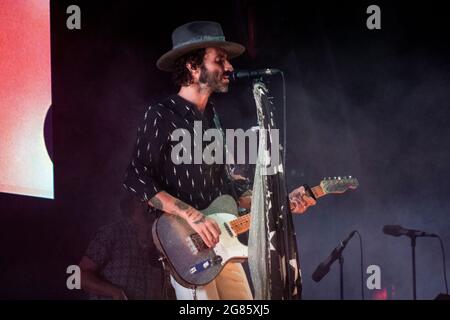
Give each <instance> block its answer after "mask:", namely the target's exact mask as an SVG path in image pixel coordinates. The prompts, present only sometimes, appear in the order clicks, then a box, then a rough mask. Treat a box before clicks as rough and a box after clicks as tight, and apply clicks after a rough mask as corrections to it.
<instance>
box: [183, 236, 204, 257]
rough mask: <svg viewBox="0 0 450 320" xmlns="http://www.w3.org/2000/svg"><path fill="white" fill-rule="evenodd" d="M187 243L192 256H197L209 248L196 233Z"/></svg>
mask: <svg viewBox="0 0 450 320" xmlns="http://www.w3.org/2000/svg"><path fill="white" fill-rule="evenodd" d="M186 243H187V245H188V247H189V249H190V250H191V252H192V254H197V253H199V251H201V250H204V249H207V248H208V247H207V246H206V244H205V243H204V242H203V240H202V238H201V237H200V235H199V234H198V233H194V234H191V235H190V236H188V237H187V238H186Z"/></svg>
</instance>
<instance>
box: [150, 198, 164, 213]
mask: <svg viewBox="0 0 450 320" xmlns="http://www.w3.org/2000/svg"><path fill="white" fill-rule="evenodd" d="M150 204H151V205H152V206H153V208H155V209H158V210H162V209H163V204H162V202H161V200H159V199H158V198H157V197H156V196H155V197H153V198H151V199H150Z"/></svg>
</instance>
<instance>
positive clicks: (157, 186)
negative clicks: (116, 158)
mask: <svg viewBox="0 0 450 320" xmlns="http://www.w3.org/2000/svg"><path fill="white" fill-rule="evenodd" d="M165 116H167V112H166V110H165V108H164V107H163V106H159V105H156V106H150V107H148V109H147V110H146V112H145V114H144V120H143V122H142V124H141V125H140V126H139V127H138V133H137V141H136V145H135V148H134V151H133V156H132V159H131V162H130V164H129V165H128V168H127V170H126V173H125V180H124V187H125V188H126V189H127V190H129V191H131V192H134V193H135V194H136V195H137V196H138V197H139V199H141V201H148V200H150V199H151V198H153V197H154V196H155V195H156V194H157V193H158V192H160V191H163V187H162V179H161V177H159V176H158V175H157V173H158V172H160V165H161V155H162V154H163V149H164V148H166V147H167V146H168V142H169V139H170V132H169V127H168V125H167V123H166V119H165Z"/></svg>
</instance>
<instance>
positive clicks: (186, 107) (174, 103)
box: [168, 94, 214, 119]
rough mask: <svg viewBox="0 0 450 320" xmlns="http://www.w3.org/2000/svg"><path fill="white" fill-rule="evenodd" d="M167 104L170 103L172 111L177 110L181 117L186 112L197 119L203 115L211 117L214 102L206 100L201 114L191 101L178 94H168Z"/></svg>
mask: <svg viewBox="0 0 450 320" xmlns="http://www.w3.org/2000/svg"><path fill="white" fill-rule="evenodd" d="M168 104H169V105H170V108H172V109H173V111H175V112H177V113H178V114H180V115H181V116H183V117H185V116H186V114H187V113H188V112H189V113H191V114H193V115H194V116H195V117H196V118H198V119H202V118H204V117H206V118H208V119H209V118H212V115H213V108H214V107H213V105H214V103H213V102H212V101H211V99H209V100H208V103H207V105H206V107H205V111H204V112H203V114H202V113H201V112H200V111H198V110H197V107H196V106H195V105H194V104H193V103H192V102H190V101H188V100H186V99H184V98H183V97H181V96H179V95H178V94H174V95H172V96H170V97H169V100H168Z"/></svg>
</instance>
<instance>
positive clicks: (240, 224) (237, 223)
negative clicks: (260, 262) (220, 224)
mask: <svg viewBox="0 0 450 320" xmlns="http://www.w3.org/2000/svg"><path fill="white" fill-rule="evenodd" d="M311 191H312V193H313V194H314V197H316V199H319V198H320V197H323V196H324V195H326V193H325V192H324V191H323V189H322V187H321V186H315V187H312V188H311ZM250 218H251V217H250V214H249V213H248V214H246V215H243V216H241V217H239V218H237V219H234V220H232V221H230V223H229V224H230V227H231V229H232V230H233V232H234V233H235V234H236V235H240V234H242V233H244V232H247V231H248V230H249V229H250Z"/></svg>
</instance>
